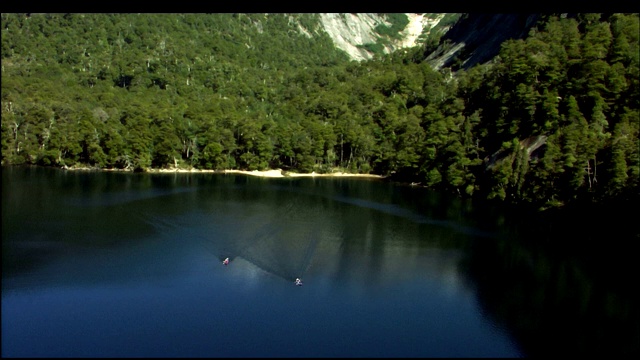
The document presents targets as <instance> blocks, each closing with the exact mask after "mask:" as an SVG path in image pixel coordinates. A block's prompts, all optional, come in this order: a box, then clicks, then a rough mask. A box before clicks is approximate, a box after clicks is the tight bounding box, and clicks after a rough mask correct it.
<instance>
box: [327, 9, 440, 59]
mask: <svg viewBox="0 0 640 360" xmlns="http://www.w3.org/2000/svg"><path fill="white" fill-rule="evenodd" d="M406 15H407V17H408V18H409V24H408V25H407V27H406V28H405V29H404V30H403V32H402V35H403V36H402V40H401V41H399V42H396V43H394V44H392V45H391V46H390V47H387V48H386V51H385V52H386V53H390V52H392V51H395V50H397V49H400V48H406V47H413V46H416V45H418V43H417V40H418V37H419V36H420V35H421V34H422V33H423V31H425V30H426V31H428V30H429V29H431V28H432V27H434V26H435V25H437V24H438V22H440V20H442V18H443V17H444V15H445V14H442V15H440V16H438V17H437V18H436V19H429V18H427V17H426V16H424V14H406ZM320 21H321V23H322V26H323V28H324V30H325V31H326V32H327V34H329V36H330V37H331V38H332V39H333V42H334V43H335V44H336V47H338V48H339V49H342V50H344V51H345V52H346V53H347V54H348V55H349V56H350V57H351V59H353V60H357V61H361V60H368V59H371V58H372V56H373V54H371V53H370V52H368V51H367V50H365V49H362V48H359V47H358V45H364V44H369V43H376V42H377V40H378V38H379V35H378V34H377V33H376V31H375V28H376V26H378V25H379V24H385V25H390V24H389V23H388V22H386V20H385V19H384V17H381V16H379V15H377V14H369V13H358V14H335V13H330V14H320Z"/></svg>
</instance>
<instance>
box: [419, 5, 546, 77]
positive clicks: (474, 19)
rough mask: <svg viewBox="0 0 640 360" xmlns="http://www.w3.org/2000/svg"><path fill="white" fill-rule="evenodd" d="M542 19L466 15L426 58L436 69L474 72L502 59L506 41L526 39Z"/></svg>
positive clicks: (533, 16) (530, 15)
mask: <svg viewBox="0 0 640 360" xmlns="http://www.w3.org/2000/svg"><path fill="white" fill-rule="evenodd" d="M540 17H541V16H540V14H465V15H463V16H462V17H461V18H460V19H459V20H458V22H457V23H456V24H455V25H454V26H453V27H452V28H451V29H449V31H447V32H446V33H445V34H444V35H443V36H442V39H441V44H440V46H439V47H438V48H437V49H436V50H435V51H434V52H432V53H430V54H426V55H427V58H426V61H427V62H428V63H429V64H430V65H431V66H433V67H434V68H435V69H441V68H447V67H454V70H455V68H463V69H465V70H467V69H470V68H471V67H473V66H475V65H477V64H482V63H485V62H487V61H489V60H491V59H492V58H493V57H495V56H496V55H498V52H499V51H500V46H501V45H502V43H503V42H505V41H506V40H509V39H522V38H524V37H525V36H526V35H527V34H528V33H529V30H530V29H531V28H532V27H533V26H534V25H535V24H536V22H537V21H538V20H539V19H540Z"/></svg>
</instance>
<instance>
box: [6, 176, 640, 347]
mask: <svg viewBox="0 0 640 360" xmlns="http://www.w3.org/2000/svg"><path fill="white" fill-rule="evenodd" d="M507 223H508V218H507V217H505V214H501V213H500V212H499V211H498V210H495V209H491V208H488V207H486V206H479V205H475V206H474V204H472V203H470V202H463V201H460V200H457V199H452V198H447V197H445V196H442V195H437V194H434V193H432V192H429V191H427V190H425V189H420V188H413V187H408V186H400V185H397V184H391V183H388V182H385V181H380V180H366V179H353V178H352V179H348V178H275V179H274V178H257V177H251V176H244V175H225V174H184V173H179V174H173V173H171V174H166V173H165V174H137V173H110V172H105V173H103V172H66V171H63V170H57V169H46V168H31V167H15V168H11V167H9V168H5V167H3V168H2V260H3V262H2V269H3V271H2V356H3V357H529V356H552V355H584V354H610V355H628V354H633V355H635V354H637V352H638V311H637V297H635V296H634V295H633V293H635V292H632V291H625V289H629V288H632V286H631V285H630V284H629V283H624V282H623V284H622V285H618V286H614V285H615V284H617V283H615V284H614V285H609V284H610V283H614V282H611V281H608V280H609V279H606V278H604V279H603V276H598V275H597V273H595V274H594V273H593V272H592V271H591V270H589V269H590V268H589V267H586V265H584V264H583V263H582V262H581V261H578V260H576V259H574V258H572V257H568V256H564V255H558V254H549V253H548V250H547V249H546V248H544V247H542V246H533V245H531V242H530V241H529V240H525V238H526V236H525V235H522V238H523V239H517V238H514V236H513V234H515V233H518V232H517V229H516V230H514V229H512V226H511V225H507ZM507 228H509V229H508V230H507ZM227 257H228V258H229V259H230V262H229V264H228V265H223V264H222V261H223V259H225V258H227ZM618 276H621V275H620V274H618ZM297 277H299V278H301V279H302V281H303V285H302V286H295V284H294V280H295V279H296V278H297ZM629 278H630V277H629ZM633 286H634V287H635V285H633ZM633 290H635V288H634V289H633Z"/></svg>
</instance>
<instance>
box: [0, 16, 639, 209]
mask: <svg viewBox="0 0 640 360" xmlns="http://www.w3.org/2000/svg"><path fill="white" fill-rule="evenodd" d="M402 20H403V19H396V23H399V24H402ZM405 24H406V22H405ZM318 28H319V24H318V19H317V15H316V14H17V13H3V14H2V18H1V29H2V50H1V57H2V66H1V71H2V95H1V96H2V100H1V103H2V104H1V107H2V109H1V111H2V138H1V139H2V144H1V146H2V165H3V166H9V165H22V164H30V165H40V166H56V167H78V166H87V167H92V168H97V169H121V170H131V171H147V170H149V169H162V168H183V169H192V168H193V169H212V170H224V169H242V170H267V169H283V170H286V171H290V172H312V171H315V172H317V173H326V172H332V171H336V170H340V171H345V172H351V173H371V174H379V175H383V176H387V177H388V178H389V179H392V180H396V181H401V182H407V183H409V182H410V183H414V184H419V185H421V186H426V187H429V188H431V189H434V190H438V191H442V192H448V193H452V194H456V195H457V196H461V197H473V198H480V199H486V200H492V201H502V202H505V203H509V204H528V205H532V206H533V207H534V208H537V209H548V208H557V207H561V206H563V205H566V204H569V203H574V202H590V203H594V202H595V203H597V202H601V201H604V200H607V199H614V198H621V197H622V198H624V197H629V196H637V194H638V185H639V183H638V182H639V178H640V155H639V152H640V140H639V132H640V121H639V106H638V105H639V101H638V99H640V94H639V89H638V82H639V73H638V63H639V55H640V48H639V45H640V39H639V34H640V29H639V16H638V14H637V13H634V14H622V13H614V14H592V13H589V14H576V16H572V17H563V16H560V15H559V14H558V15H555V14H546V16H543V17H542V19H541V20H540V22H539V23H538V24H537V25H536V26H534V28H533V29H532V30H531V32H530V34H529V36H528V37H526V38H525V39H520V40H508V41H506V42H505V43H503V44H502V47H501V50H500V53H499V55H498V56H497V57H496V58H495V59H493V60H492V61H490V62H489V63H486V64H480V65H476V66H473V67H472V68H470V69H468V70H462V69H450V68H449V69H444V70H441V71H436V70H434V69H432V68H431V67H430V66H429V65H428V64H427V63H426V62H424V61H423V60H424V58H425V56H426V55H425V49H426V47H427V46H430V47H433V41H434V40H431V41H427V42H426V43H425V45H423V46H416V47H414V48H410V49H407V50H406V51H397V52H394V53H392V54H389V55H385V54H378V55H376V56H375V57H374V58H373V59H372V60H369V61H362V62H357V61H352V60H350V59H349V58H348V57H347V55H346V54H345V53H343V52H342V51H341V50H339V49H337V48H336V47H335V46H334V45H333V43H332V40H331V39H330V38H329V36H328V35H327V34H326V33H323V32H321V31H319V30H318ZM300 29H304V30H305V31H300ZM380 31H381V32H383V31H389V29H384V28H382V29H380ZM394 31H395V30H394ZM309 34H311V35H309ZM426 44H429V45H426ZM372 48H374V46H372Z"/></svg>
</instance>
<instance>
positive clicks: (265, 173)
mask: <svg viewBox="0 0 640 360" xmlns="http://www.w3.org/2000/svg"><path fill="white" fill-rule="evenodd" d="M62 169H63V170H68V171H112V172H133V171H132V170H124V169H99V168H90V167H62ZM143 173H202V174H242V175H249V176H257V177H265V178H284V177H363V178H376V179H384V178H385V176H382V175H375V174H352V173H345V172H341V171H336V172H332V173H327V174H319V173H316V172H315V171H314V172H311V173H294V172H288V171H284V170H282V169H272V170H262V171H260V170H252V171H249V170H200V169H148V170H146V171H144V172H143Z"/></svg>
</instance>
